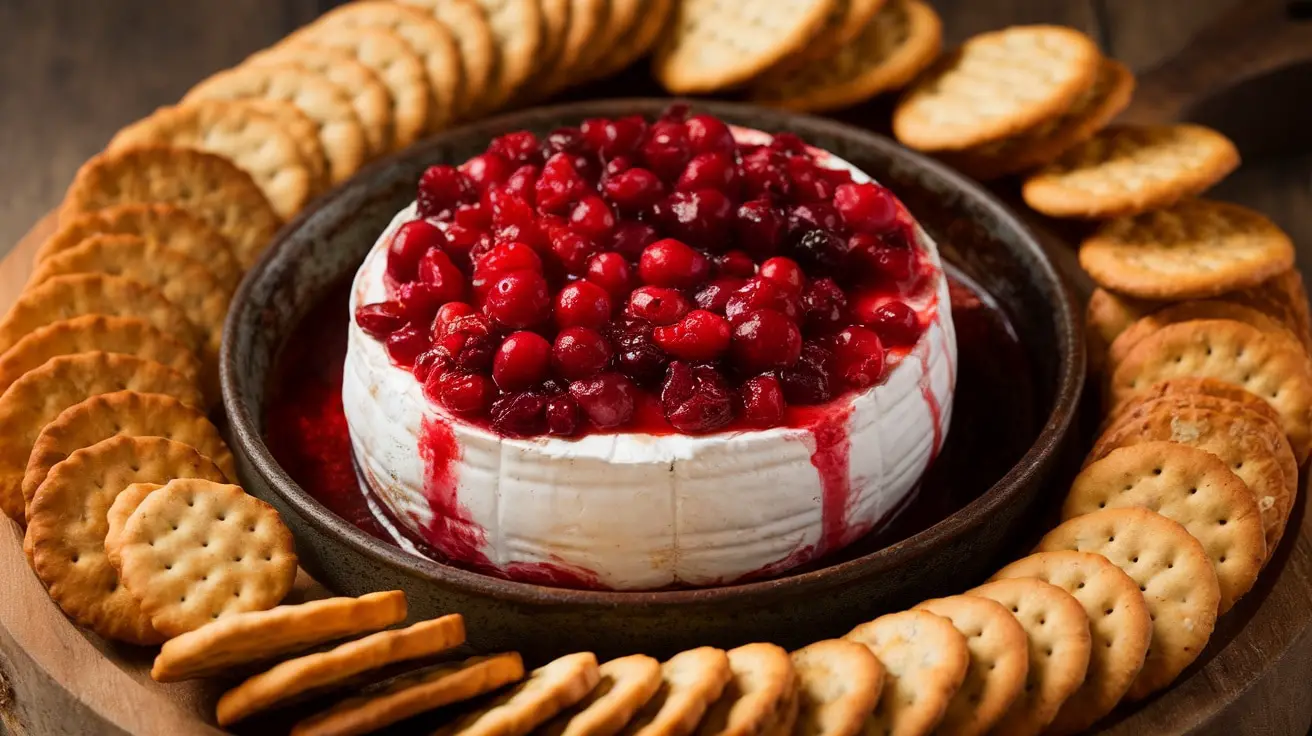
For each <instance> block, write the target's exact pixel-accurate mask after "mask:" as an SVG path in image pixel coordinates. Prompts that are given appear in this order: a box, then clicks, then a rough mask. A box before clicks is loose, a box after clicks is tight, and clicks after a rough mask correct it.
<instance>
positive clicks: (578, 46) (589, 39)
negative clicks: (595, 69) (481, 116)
mask: <svg viewBox="0 0 1312 736" xmlns="http://www.w3.org/2000/svg"><path fill="white" fill-rule="evenodd" d="M609 12H610V0H569V23H568V24H567V25H566V27H565V38H564V40H563V42H562V43H561V45H560V49H559V51H558V53H557V56H556V57H555V59H554V60H553V66H552V68H551V70H550V72H549V73H548V74H547V75H546V76H544V77H542V78H541V79H538V80H536V81H534V82H533V84H532V86H533V87H534V88H538V89H533V90H529V89H525V90H521V92H530V93H537V92H539V91H541V92H542V93H543V94H545V95H550V94H551V93H552V92H554V91H556V90H559V89H563V88H565V87H569V86H571V85H572V84H573V82H574V81H575V80H576V79H577V78H579V77H580V76H581V72H582V70H585V69H586V68H587V66H588V61H589V58H590V57H591V56H593V55H596V54H597V53H598V52H599V51H600V50H602V47H601V46H600V36H601V33H602V32H603V30H604V29H605V25H606V17H607V14H608V13H609Z"/></svg>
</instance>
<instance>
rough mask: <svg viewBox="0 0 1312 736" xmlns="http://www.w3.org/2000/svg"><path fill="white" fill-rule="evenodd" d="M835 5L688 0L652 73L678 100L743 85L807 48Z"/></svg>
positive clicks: (797, 0) (794, 0)
mask: <svg viewBox="0 0 1312 736" xmlns="http://www.w3.org/2000/svg"><path fill="white" fill-rule="evenodd" d="M834 5H835V0H779V1H778V2H771V3H743V2H737V0H685V1H684V2H681V3H677V4H676V5H675V9H674V17H673V18H672V19H671V21H670V28H669V30H668V31H667V32H666V34H665V38H664V40H663V42H662V43H661V45H660V46H659V48H657V50H656V58H655V60H654V62H653V71H654V72H655V74H656V78H657V79H658V80H659V81H660V83H661V84H662V85H664V87H665V89H667V90H669V91H670V92H672V93H674V94H700V93H707V92H715V91H718V90H722V89H726V88H729V87H734V86H737V85H739V84H743V83H744V82H747V81H748V80H750V79H752V78H753V77H755V76H756V75H758V74H760V73H761V72H763V71H765V70H766V69H769V68H770V67H773V66H775V65H776V64H778V63H779V62H780V61H782V60H783V59H785V58H788V57H789V56H791V55H793V54H796V53H797V52H798V51H800V50H801V49H803V48H805V47H806V44H807V43H808V42H809V41H810V40H811V38H812V37H814V36H815V34H816V33H817V32H818V31H819V30H820V28H822V27H823V26H824V24H825V20H826V19H827V18H828V17H829V14H830V12H831V11H832V10H833V8H834Z"/></svg>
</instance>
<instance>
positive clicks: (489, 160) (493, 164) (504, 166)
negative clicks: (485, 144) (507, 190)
mask: <svg viewBox="0 0 1312 736" xmlns="http://www.w3.org/2000/svg"><path fill="white" fill-rule="evenodd" d="M514 170H515V167H514V166H511V164H510V161H508V160H507V159H506V157H505V156H501V155H499V154H495V153H482V154H479V155H477V156H475V157H473V158H471V159H469V160H468V161H466V162H465V163H463V164H461V165H460V173H461V174H464V175H465V179H467V180H468V181H469V183H470V184H472V185H473V186H474V189H476V190H478V191H479V192H480V193H481V192H484V191H486V190H487V188H488V187H490V186H494V185H497V184H503V183H505V181H506V179H509V178H510V174H511V173H512V172H513V171H514Z"/></svg>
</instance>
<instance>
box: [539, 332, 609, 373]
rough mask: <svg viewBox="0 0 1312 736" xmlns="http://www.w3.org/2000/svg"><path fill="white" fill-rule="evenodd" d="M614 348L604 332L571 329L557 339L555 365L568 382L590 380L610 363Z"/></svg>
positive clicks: (553, 350)
mask: <svg viewBox="0 0 1312 736" xmlns="http://www.w3.org/2000/svg"><path fill="white" fill-rule="evenodd" d="M610 356H611V347H610V343H609V342H607V341H606V338H605V337H603V336H602V334H601V333H600V332H597V331H596V330H594V329H591V328H588V327H567V328H565V329H563V330H561V331H560V334H558V335H556V342H555V344H554V345H552V347H551V365H552V367H553V368H554V369H555V371H556V375H558V376H560V377H561V378H564V379H565V380H567V381H577V380H578V379H580V378H587V377H588V376H591V375H593V374H595V373H596V372H598V371H600V370H601V369H603V368H605V367H606V364H607V363H609V362H610Z"/></svg>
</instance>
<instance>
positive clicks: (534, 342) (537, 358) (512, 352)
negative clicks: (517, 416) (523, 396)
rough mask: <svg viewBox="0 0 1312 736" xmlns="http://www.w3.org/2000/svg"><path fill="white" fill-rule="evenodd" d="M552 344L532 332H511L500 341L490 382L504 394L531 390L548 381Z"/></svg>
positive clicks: (493, 361)
mask: <svg viewBox="0 0 1312 736" xmlns="http://www.w3.org/2000/svg"><path fill="white" fill-rule="evenodd" d="M550 366H551V343H549V342H547V339H546V338H544V337H543V336H541V335H539V334H537V333H535V332H514V333H511V334H510V335H509V336H508V337H506V339H505V340H503V341H502V343H501V347H499V348H497V354H496V357H494V358H493V360H492V380H494V381H496V382H497V387H498V388H500V389H502V390H503V391H520V390H523V389H527V388H531V387H533V386H535V385H537V384H538V383H540V382H541V381H542V380H543V379H545V378H546V377H547V371H548V370H550Z"/></svg>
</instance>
